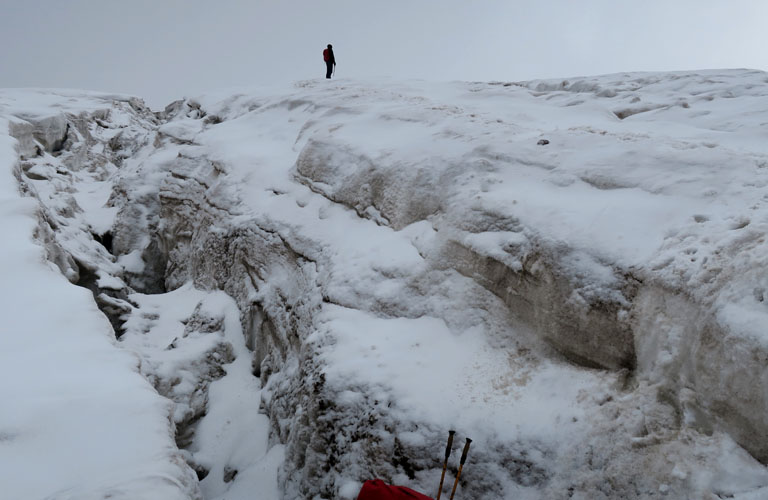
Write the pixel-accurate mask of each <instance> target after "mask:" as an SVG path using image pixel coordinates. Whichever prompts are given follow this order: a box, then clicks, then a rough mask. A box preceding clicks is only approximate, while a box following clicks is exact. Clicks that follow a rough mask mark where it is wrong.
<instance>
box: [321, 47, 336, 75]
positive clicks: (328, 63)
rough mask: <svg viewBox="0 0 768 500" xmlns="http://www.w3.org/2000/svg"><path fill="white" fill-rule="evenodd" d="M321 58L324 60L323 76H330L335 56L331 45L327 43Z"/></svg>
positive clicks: (334, 63) (334, 64)
mask: <svg viewBox="0 0 768 500" xmlns="http://www.w3.org/2000/svg"><path fill="white" fill-rule="evenodd" d="M323 60H325V77H326V78H330V77H331V74H332V73H333V69H334V68H333V67H334V66H336V58H335V57H334V55H333V45H331V44H330V43H329V44H328V48H327V49H325V50H324V51H323Z"/></svg>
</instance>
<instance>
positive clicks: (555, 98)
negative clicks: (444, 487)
mask: <svg viewBox="0 0 768 500" xmlns="http://www.w3.org/2000/svg"><path fill="white" fill-rule="evenodd" d="M766 111H768V75H766V73H763V72H759V71H748V70H727V71H726V70H720V71H698V72H677V73H628V74H615V75H606V76H599V77H585V78H574V79H569V80H546V81H530V82H491V83H481V82H477V83H450V84H449V83H446V84H435V83H425V82H418V81H415V82H400V81H389V82H387V81H385V82H376V83H370V82H358V81H352V80H337V81H334V82H326V81H306V82H298V83H297V84H295V85H294V87H293V88H280V89H264V88H258V89H242V90H241V91H238V92H233V91H228V92H219V93H209V94H205V95H201V96H197V97H195V98H189V99H184V100H181V101H177V102H175V103H173V104H171V105H169V106H168V107H167V108H166V109H165V110H164V111H162V112H152V111H151V110H149V109H147V108H146V107H145V106H144V104H143V103H142V102H141V101H140V100H139V99H136V98H132V97H127V96H116V95H109V94H98V93H88V92H84V91H63V90H13V89H9V90H2V91H0V119H1V120H2V122H3V123H2V124H0V129H2V130H6V131H7V132H5V133H4V134H2V135H0V140H1V141H2V142H0V154H1V155H2V157H0V158H1V160H0V162H1V163H2V165H3V166H4V169H5V170H4V171H5V174H4V175H5V177H3V179H4V180H3V182H2V183H0V187H1V188H2V193H1V194H0V196H2V198H1V199H2V202H1V203H0V225H1V226H2V231H3V234H4V235H6V238H5V243H4V246H3V259H1V260H0V262H1V263H2V266H3V272H2V276H3V280H2V283H1V284H0V298H1V299H2V300H0V304H1V305H0V308H2V311H3V317H4V318H5V321H4V322H3V329H2V332H0V346H2V349H0V357H1V362H0V366H1V367H2V368H0V370H2V374H0V375H2V377H1V378H0V380H2V382H0V396H2V397H3V401H6V402H7V406H6V409H5V410H4V411H3V412H0V457H2V463H3V464H4V465H5V467H3V469H2V472H0V483H1V484H3V485H4V491H8V492H10V494H11V497H12V498H51V499H54V498H56V499H65V498H66V499H69V498H126V499H127V498H132V499H135V498H146V499H154V498H157V499H161V498H162V499H172V498H180V499H181V498H194V499H197V498H207V499H213V498H217V499H218V498H220V499H225V498H226V499H239V498H253V497H254V496H255V497H257V498H263V499H267V500H269V499H277V498H287V499H293V498H355V496H356V494H357V491H358V490H359V486H360V484H361V482H362V481H364V480H365V479H368V478H373V477H381V478H383V479H385V480H387V481H391V482H395V483H398V484H404V485H406V486H410V487H412V488H415V489H418V490H420V491H424V492H425V493H428V494H430V495H435V494H436V485H437V481H436V479H437V478H438V477H439V474H440V468H441V466H442V462H441V458H442V457H441V455H442V453H441V451H442V449H443V446H444V439H445V437H446V435H447V431H448V429H456V430H457V431H458V439H457V442H456V444H455V446H456V447H457V448H458V447H459V446H460V445H461V444H460V443H461V441H462V440H463V437H467V436H468V437H471V438H472V439H473V446H472V450H471V452H470V459H469V462H468V464H467V466H466V468H465V469H464V471H463V472H462V480H461V484H460V487H459V492H458V494H459V495H462V496H463V497H464V498H476V499H485V498H488V499H491V498H530V499H536V498H583V499H587V498H589V499H600V498H638V499H639V498H662V497H668V498H724V497H727V498H738V499H742V500H749V499H753V498H754V499H756V498H763V497H765V496H766V495H768V470H766V468H765V463H766V462H768V439H767V438H766V436H768V419H767V418H766V417H765V415H766V414H768V363H767V361H768V333H766V331H765V326H764V325H765V324H766V319H768V306H766V302H765V297H764V295H765V290H766V287H767V286H768V273H766V271H765V269H766V264H768V263H767V262H766V259H768V252H767V251H766V250H768V248H766V245H767V244H766V232H767V230H768V218H767V217H766V214H768V208H767V207H768V195H767V194H766V190H765V187H766V185H768V145H766V142H765V132H766V127H767V126H768V122H766V121H764V116H765V115H766ZM542 139H546V141H549V142H548V143H546V144H540V141H541V140H542ZM542 142H543V141H542ZM84 288H85V289H88V290H84ZM455 472H456V469H455V466H454V465H452V467H451V473H453V474H455Z"/></svg>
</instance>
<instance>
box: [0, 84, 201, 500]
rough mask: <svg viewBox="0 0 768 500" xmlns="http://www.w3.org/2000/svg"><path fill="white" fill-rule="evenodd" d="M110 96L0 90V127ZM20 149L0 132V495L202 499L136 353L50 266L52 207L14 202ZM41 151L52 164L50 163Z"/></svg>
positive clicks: (82, 292)
mask: <svg viewBox="0 0 768 500" xmlns="http://www.w3.org/2000/svg"><path fill="white" fill-rule="evenodd" d="M113 99H114V98H113V97H102V96H98V95H84V94H83V93H78V94H58V93H38V92H23V91H14V92H3V93H0V110H1V111H0V114H2V115H3V118H2V119H1V120H0V121H1V122H2V123H0V129H2V130H4V131H5V130H8V129H9V126H10V125H11V124H10V123H9V120H10V121H11V122H12V124H13V126H16V127H24V126H28V125H30V124H29V122H24V121H22V119H21V118H19V115H21V114H23V116H25V117H26V118H29V119H33V120H38V119H39V120H42V121H44V120H45V119H46V118H51V117H53V118H54V119H55V118H57V117H58V116H59V110H61V109H62V108H63V109H67V110H71V111H74V112H78V113H79V112H80V111H83V110H95V109H111V108H113V107H119V104H113ZM122 100H124V101H127V99H122ZM22 112H23V113H22ZM54 135H55V134H54ZM40 142H41V145H42V141H40ZM18 147H19V145H18V143H16V141H15V140H13V139H12V138H11V137H9V136H8V135H7V133H6V134H3V135H2V136H0V158H2V159H1V160H0V164H2V165H3V169H2V172H1V175H2V180H1V181H0V232H2V234H3V240H4V241H3V245H2V259H0V267H1V269H0V275H1V276H2V280H0V304H1V305H0V310H1V311H2V314H1V316H2V318H3V321H2V327H0V399H1V400H2V401H3V405H2V410H1V411H0V463H2V467H0V485H2V492H3V493H2V496H3V498H14V499H22V498H25V499H38V498H47V499H75V498H77V499H97V498H122V499H132V500H135V499H147V500H150V499H188V498H200V493H199V486H198V484H197V481H196V478H195V477H194V474H193V473H192V471H191V470H190V469H189V467H188V466H187V465H186V463H185V462H184V460H183V457H182V456H181V454H180V453H179V450H178V449H177V448H176V445H175V443H174V439H173V427H172V425H171V422H170V420H169V412H170V410H171V406H170V404H169V402H168V401H167V400H165V399H164V398H161V397H159V396H158V395H157V393H156V392H155V391H154V390H153V389H152V387H151V386H150V385H149V384H148V383H147V381H146V380H145V379H144V378H143V377H142V376H141V375H140V374H139V371H138V368H137V364H138V363H137V359H136V357H135V356H133V355H131V354H130V353H129V352H126V351H123V350H121V349H119V348H118V347H117V346H116V343H115V338H114V334H113V332H112V328H111V326H110V324H109V322H108V321H107V319H106V318H105V317H104V315H103V314H102V312H101V311H99V309H98V307H97V306H96V303H95V302H94V300H93V296H92V295H91V293H90V292H89V291H88V290H87V289H84V288H80V287H77V286H75V285H74V284H72V283H70V282H69V281H67V278H66V277H64V276H63V275H62V273H61V272H60V270H59V269H58V268H57V267H56V266H54V265H53V263H51V262H48V261H46V257H47V256H46V253H47V252H46V249H45V248H44V247H42V246H41V245H40V243H41V241H39V240H42V239H44V238H45V237H44V236H42V234H45V233H44V229H41V227H40V225H41V224H43V223H44V222H43V221H42V220H40V218H41V217H46V215H44V214H46V213H48V211H49V210H50V211H54V210H56V208H57V207H55V206H42V205H39V204H38V203H36V201H38V200H37V199H35V198H30V197H27V198H22V197H21V195H20V191H19V184H18V182H17V179H15V178H14V176H16V175H22V174H21V168H20V165H19V154H18V151H17V148H18ZM48 158H49V160H50V162H49V165H48V167H49V169H50V170H54V169H55V167H54V163H55V162H56V160H55V159H53V158H52V157H50V156H48ZM44 175H56V174H55V173H50V172H48V173H45V174H44ZM38 178H40V177H38ZM90 185H94V184H90ZM60 197H62V193H57V198H60ZM104 201H106V200H104ZM62 205H63V204H62ZM62 205H59V206H62ZM48 215H50V214H49V213H48ZM51 217H53V216H51ZM49 220H50V219H49ZM33 236H37V237H38V238H39V240H38V241H34V240H33ZM73 253H75V252H73ZM49 256H50V253H49ZM52 260H54V259H52ZM75 267H76V266H75ZM70 271H71V272H70V273H69V274H70V276H69V277H70V278H75V274H76V271H75V270H74V269H70ZM73 273H74V274H73Z"/></svg>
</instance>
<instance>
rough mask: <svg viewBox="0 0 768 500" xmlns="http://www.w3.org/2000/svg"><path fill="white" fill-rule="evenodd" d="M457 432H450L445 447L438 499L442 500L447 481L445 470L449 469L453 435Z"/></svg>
mask: <svg viewBox="0 0 768 500" xmlns="http://www.w3.org/2000/svg"><path fill="white" fill-rule="evenodd" d="M454 434H456V431H448V444H447V445H446V446H445V461H444V462H443V473H442V474H441V475H440V487H439V488H437V498H436V499H435V500H440V495H441V494H442V493H443V480H444V479H445V469H447V468H448V457H450V456H451V447H452V446H453V435H454Z"/></svg>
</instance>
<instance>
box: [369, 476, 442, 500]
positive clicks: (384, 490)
mask: <svg viewBox="0 0 768 500" xmlns="http://www.w3.org/2000/svg"><path fill="white" fill-rule="evenodd" d="M357 500H432V498H431V497H428V496H427V495H422V494H421V493H419V492H418V491H413V490H412V489H410V488H406V487H405V486H392V485H390V484H387V483H385V482H384V481H382V480H381V479H371V480H370V481H366V482H365V483H363V488H362V489H361V490H360V494H359V495H357Z"/></svg>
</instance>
